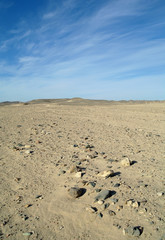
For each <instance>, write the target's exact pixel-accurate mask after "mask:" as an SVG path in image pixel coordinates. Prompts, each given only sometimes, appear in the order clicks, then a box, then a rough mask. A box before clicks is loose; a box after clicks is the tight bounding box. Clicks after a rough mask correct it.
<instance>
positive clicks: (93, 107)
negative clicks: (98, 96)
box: [0, 99, 165, 240]
mask: <svg viewBox="0 0 165 240" xmlns="http://www.w3.org/2000/svg"><path fill="white" fill-rule="evenodd" d="M0 168H1V172H0V181H1V189H0V204H1V205H0V239H5V240H6V239H9V240H22V239H30V240H33V239H39V240H133V239H140V240H164V239H165V207H164V206H165V178H164V176H165V102H145V101H144V102H136V101H130V102H124V101H123V102H113V101H111V102H108V101H91V100H83V99H64V100H54V101H53V100H50V101H49V100H38V101H31V102H29V103H19V102H15V103H13V104H10V103H4V104H1V105H0Z"/></svg>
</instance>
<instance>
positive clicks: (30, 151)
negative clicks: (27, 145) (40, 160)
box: [25, 150, 33, 154]
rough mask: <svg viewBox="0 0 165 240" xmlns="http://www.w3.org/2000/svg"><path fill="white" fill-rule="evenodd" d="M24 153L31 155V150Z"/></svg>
mask: <svg viewBox="0 0 165 240" xmlns="http://www.w3.org/2000/svg"><path fill="white" fill-rule="evenodd" d="M25 153H26V154H30V153H33V151H32V150H26V151H25Z"/></svg>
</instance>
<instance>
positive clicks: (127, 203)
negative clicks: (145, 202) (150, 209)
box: [126, 199, 139, 208]
mask: <svg viewBox="0 0 165 240" xmlns="http://www.w3.org/2000/svg"><path fill="white" fill-rule="evenodd" d="M126 205H127V206H131V207H133V208H138V207H139V203H138V202H137V201H135V200H134V199H129V200H127V201H126Z"/></svg>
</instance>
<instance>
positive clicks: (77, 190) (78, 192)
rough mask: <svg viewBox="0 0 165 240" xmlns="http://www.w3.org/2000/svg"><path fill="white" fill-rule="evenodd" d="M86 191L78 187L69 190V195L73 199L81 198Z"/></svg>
mask: <svg viewBox="0 0 165 240" xmlns="http://www.w3.org/2000/svg"><path fill="white" fill-rule="evenodd" d="M85 191H86V190H85V189H84V188H78V187H71V188H70V189H69V190H68V192H69V195H70V196H71V197H73V198H78V197H81V196H82V195H83V194H84V193H85Z"/></svg>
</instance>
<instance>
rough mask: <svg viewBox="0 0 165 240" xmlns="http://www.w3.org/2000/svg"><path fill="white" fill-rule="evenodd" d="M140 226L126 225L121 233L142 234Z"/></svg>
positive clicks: (129, 234)
mask: <svg viewBox="0 0 165 240" xmlns="http://www.w3.org/2000/svg"><path fill="white" fill-rule="evenodd" d="M142 231H143V228H142V227H131V226H129V227H127V228H124V229H123V234H124V235H128V236H134V237H139V236H140V235H141V234H142Z"/></svg>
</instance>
